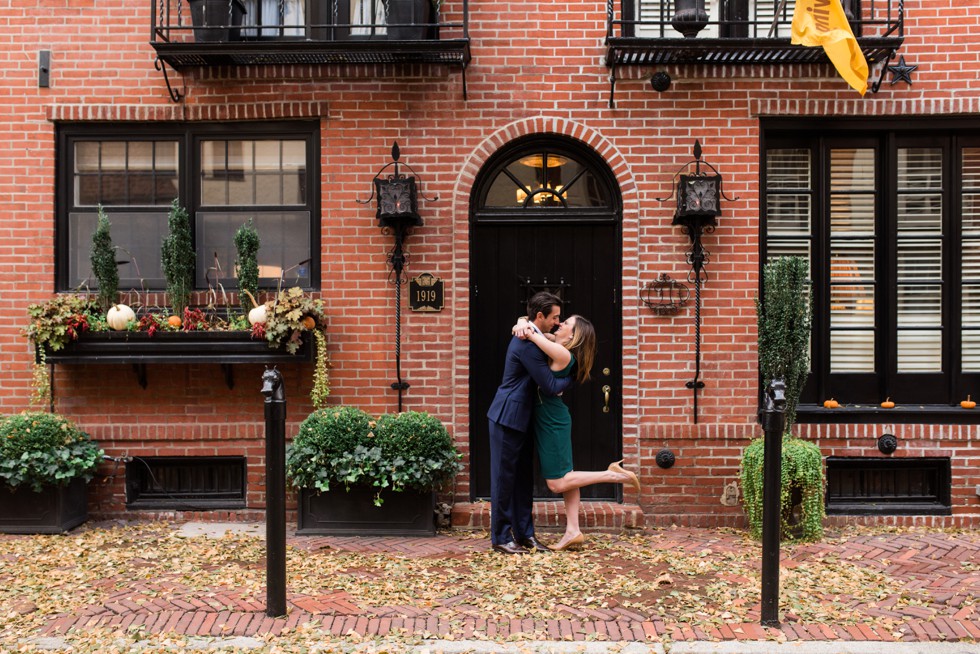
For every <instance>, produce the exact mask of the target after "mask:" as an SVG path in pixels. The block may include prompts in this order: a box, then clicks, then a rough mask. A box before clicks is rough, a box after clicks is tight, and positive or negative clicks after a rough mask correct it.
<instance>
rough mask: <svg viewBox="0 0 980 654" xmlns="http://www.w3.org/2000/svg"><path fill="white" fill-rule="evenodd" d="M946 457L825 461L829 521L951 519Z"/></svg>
mask: <svg viewBox="0 0 980 654" xmlns="http://www.w3.org/2000/svg"><path fill="white" fill-rule="evenodd" d="M950 484H951V475H950V462H949V458H948V457H934V458H933V457H916V458H911V457H909V458H893V459H883V458H866V457H827V513H828V514H829V515H834V514H837V515H840V514H850V515H950V514H951V513H952V506H951V504H950Z"/></svg>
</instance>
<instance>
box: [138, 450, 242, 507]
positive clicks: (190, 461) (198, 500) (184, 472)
mask: <svg viewBox="0 0 980 654" xmlns="http://www.w3.org/2000/svg"><path fill="white" fill-rule="evenodd" d="M245 463H246V462H245V457H243V456H210V457H189V456H175V457H162V456H161V457H149V456H148V457H133V460H132V461H130V462H128V463H126V508H128V509H172V510H178V511H179V510H200V509H241V508H245V485H246V478H247V474H246V465H245Z"/></svg>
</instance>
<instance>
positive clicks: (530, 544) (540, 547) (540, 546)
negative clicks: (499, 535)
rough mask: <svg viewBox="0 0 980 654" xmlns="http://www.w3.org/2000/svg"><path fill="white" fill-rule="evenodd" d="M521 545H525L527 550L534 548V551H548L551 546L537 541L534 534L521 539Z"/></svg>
mask: <svg viewBox="0 0 980 654" xmlns="http://www.w3.org/2000/svg"><path fill="white" fill-rule="evenodd" d="M521 546H522V547H526V548H527V549H529V550H534V551H535V552H550V551H551V548H550V547H548V546H547V545H545V544H544V543H542V542H541V541H539V540H538V539H537V538H535V537H534V536H528V537H527V538H525V539H524V540H522V541H521Z"/></svg>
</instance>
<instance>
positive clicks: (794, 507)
mask: <svg viewBox="0 0 980 654" xmlns="http://www.w3.org/2000/svg"><path fill="white" fill-rule="evenodd" d="M764 466H765V439H763V438H757V439H755V440H753V441H752V443H751V444H749V446H748V447H747V448H745V452H744V453H743V454H742V468H741V480H742V499H743V502H744V503H745V514H746V517H747V518H748V521H749V531H750V533H751V534H752V536H753V537H754V538H760V539H761V538H762V510H763V506H762V480H763V469H764ZM780 473H781V479H780V482H781V483H780V500H781V503H780V507H781V512H780V517H779V522H780V538H784V539H785V538H790V539H798V540H807V541H812V540H819V539H820V538H821V537H822V536H823V518H824V503H823V496H824V473H823V455H822V454H821V453H820V448H819V447H817V446H816V444H814V443H811V442H809V441H805V440H803V439H801V438H784V439H783V443H782V466H781V469H780Z"/></svg>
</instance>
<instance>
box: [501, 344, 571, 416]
mask: <svg viewBox="0 0 980 654" xmlns="http://www.w3.org/2000/svg"><path fill="white" fill-rule="evenodd" d="M572 381H573V380H572V378H571V377H561V378H558V377H555V375H554V374H553V373H552V372H551V369H550V368H548V357H546V356H545V354H544V352H542V351H541V348H539V347H538V346H537V345H535V344H534V343H532V342H531V341H526V340H521V339H519V338H517V337H516V336H514V337H512V338H511V341H510V345H508V346H507V357H506V359H505V360H504V379H503V381H502V382H501V384H500V387H499V388H497V394H496V395H494V398H493V403H492V404H491V405H490V410H489V411H488V412H487V417H488V418H490V420H493V421H494V422H496V423H497V424H500V425H503V426H504V427H509V428H511V429H515V430H517V431H520V432H527V430H528V427H529V426H530V424H531V414H532V413H533V411H534V399H535V390H536V389H538V388H540V389H541V392H542V393H545V394H547V395H560V394H561V393H562V392H564V391H565V389H567V388H568V387H569V386H571V385H572Z"/></svg>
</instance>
